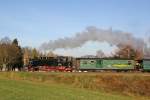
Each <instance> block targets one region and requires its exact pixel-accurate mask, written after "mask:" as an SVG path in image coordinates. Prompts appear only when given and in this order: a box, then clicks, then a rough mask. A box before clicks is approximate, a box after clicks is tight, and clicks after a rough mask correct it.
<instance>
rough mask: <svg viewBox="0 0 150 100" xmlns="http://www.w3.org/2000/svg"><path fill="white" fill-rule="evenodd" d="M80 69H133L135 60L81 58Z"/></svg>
mask: <svg viewBox="0 0 150 100" xmlns="http://www.w3.org/2000/svg"><path fill="white" fill-rule="evenodd" d="M78 60H79V64H78V65H79V66H78V69H79V70H133V69H134V60H129V59H102V58H79V59H78Z"/></svg>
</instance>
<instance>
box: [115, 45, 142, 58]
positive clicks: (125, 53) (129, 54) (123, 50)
mask: <svg viewBox="0 0 150 100" xmlns="http://www.w3.org/2000/svg"><path fill="white" fill-rule="evenodd" d="M139 55H140V56H139ZM138 56H139V57H138ZM115 57H118V58H128V59H136V58H138V59H139V58H141V52H140V51H138V50H135V49H134V48H132V46H130V45H125V46H121V47H119V48H118V50H117V51H116V53H115Z"/></svg>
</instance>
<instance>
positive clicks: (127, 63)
mask: <svg viewBox="0 0 150 100" xmlns="http://www.w3.org/2000/svg"><path fill="white" fill-rule="evenodd" d="M28 71H55V72H57V71H58V72H68V71H69V72H72V71H92V72H95V71H150V59H142V60H133V59H114V58H73V57H65V56H58V57H41V58H37V59H30V63H29V66H28Z"/></svg>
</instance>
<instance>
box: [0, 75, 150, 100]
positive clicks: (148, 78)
mask: <svg viewBox="0 0 150 100" xmlns="http://www.w3.org/2000/svg"><path fill="white" fill-rule="evenodd" d="M149 99H150V74H149V73H111V72H110V73H45V72H0V100H149Z"/></svg>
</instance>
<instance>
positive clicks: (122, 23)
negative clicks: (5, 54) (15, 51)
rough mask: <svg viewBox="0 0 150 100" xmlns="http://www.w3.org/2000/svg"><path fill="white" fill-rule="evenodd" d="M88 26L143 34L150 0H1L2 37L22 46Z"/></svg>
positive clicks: (148, 24) (149, 25) (147, 24)
mask: <svg viewBox="0 0 150 100" xmlns="http://www.w3.org/2000/svg"><path fill="white" fill-rule="evenodd" d="M87 26H96V27H98V28H106V29H108V28H110V27H112V29H114V30H122V31H126V32H131V33H133V34H134V35H135V36H137V37H144V35H145V34H146V33H147V34H150V0H0V38H2V37H4V36H8V37H10V38H18V40H19V41H20V44H21V45H22V46H33V47H38V46H40V44H41V43H43V42H47V41H49V40H56V39H58V38H63V37H71V36H73V35H74V34H75V33H76V32H80V31H83V30H84V29H85V28H86V27H87ZM91 44H92V43H91ZM90 47H92V46H90V45H89V47H88V48H90ZM95 47H96V46H95ZM103 49H104V48H103Z"/></svg>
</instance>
